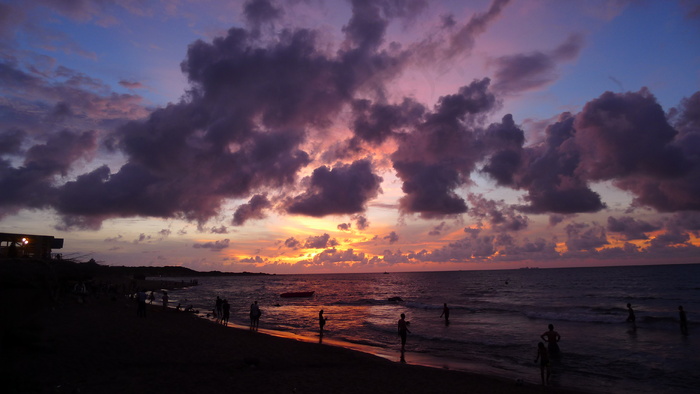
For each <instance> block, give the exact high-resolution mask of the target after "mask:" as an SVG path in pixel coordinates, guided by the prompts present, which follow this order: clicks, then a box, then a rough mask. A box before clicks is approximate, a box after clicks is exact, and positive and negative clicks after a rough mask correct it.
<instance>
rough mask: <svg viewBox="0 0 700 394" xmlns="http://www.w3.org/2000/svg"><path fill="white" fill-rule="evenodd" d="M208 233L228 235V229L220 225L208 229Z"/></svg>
mask: <svg viewBox="0 0 700 394" xmlns="http://www.w3.org/2000/svg"><path fill="white" fill-rule="evenodd" d="M209 232H210V233H212V234H228V229H227V228H226V226H224V225H223V224H222V225H221V226H219V227H212V228H211V229H209Z"/></svg>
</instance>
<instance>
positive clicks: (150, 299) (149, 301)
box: [148, 291, 156, 304]
mask: <svg viewBox="0 0 700 394" xmlns="http://www.w3.org/2000/svg"><path fill="white" fill-rule="evenodd" d="M155 300H156V295H155V294H153V291H151V294H149V295H148V303H149V304H153V301H155Z"/></svg>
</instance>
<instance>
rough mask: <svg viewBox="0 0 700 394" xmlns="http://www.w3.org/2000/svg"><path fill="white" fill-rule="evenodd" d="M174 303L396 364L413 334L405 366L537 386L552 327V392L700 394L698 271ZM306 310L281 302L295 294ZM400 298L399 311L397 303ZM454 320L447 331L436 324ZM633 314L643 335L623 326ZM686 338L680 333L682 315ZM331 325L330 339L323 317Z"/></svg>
mask: <svg viewBox="0 0 700 394" xmlns="http://www.w3.org/2000/svg"><path fill="white" fill-rule="evenodd" d="M198 281H199V285H198V286H194V287H190V288H185V289H182V290H176V291H172V292H171V293H170V295H171V300H172V301H174V305H176V304H177V303H178V302H179V303H181V304H182V305H183V307H184V306H187V305H192V306H194V308H195V309H198V310H199V311H200V314H201V315H202V316H203V317H205V316H206V314H207V313H211V311H212V310H213V309H214V304H215V299H216V297H217V296H219V297H221V298H225V299H227V300H228V302H229V304H231V318H230V321H231V322H232V323H233V324H236V325H241V326H245V327H247V326H248V323H249V310H250V304H251V303H252V302H253V301H258V304H259V305H260V307H261V309H262V311H263V315H262V317H261V320H260V329H261V332H268V333H271V334H273V335H274V334H280V333H285V334H286V335H288V336H290V335H293V336H295V337H296V338H298V339H304V340H307V341H318V342H322V343H326V344H330V345H338V346H346V347H350V348H354V349H358V350H361V351H366V352H370V353H374V354H377V355H380V356H382V357H386V358H389V359H393V360H396V361H397V362H398V361H399V360H400V359H401V357H400V342H399V339H398V337H397V321H398V319H399V315H400V314H401V313H404V314H405V315H406V320H408V321H409V322H410V325H409V329H410V331H411V333H410V334H409V336H408V342H407V345H406V352H405V357H404V361H405V362H407V363H409V364H411V363H414V364H423V365H428V366H433V367H439V368H449V369H457V370H467V371H473V372H480V373H487V374H492V375H498V376H502V377H506V378H512V379H513V380H516V379H523V380H524V381H526V382H529V383H533V384H539V381H540V377H539V364H536V363H535V362H534V360H535V356H536V354H537V351H536V349H537V343H538V342H539V341H541V339H540V335H541V334H542V333H544V332H545V331H546V330H547V325H548V324H553V325H554V326H555V330H556V331H558V332H559V334H560V335H561V341H560V342H559V346H560V348H561V357H560V359H559V360H556V361H555V362H553V364H552V378H551V382H550V383H551V384H552V385H555V386H563V387H572V388H578V389H583V390H586V391H593V392H615V393H687V392H700V373H698V371H700V324H698V323H697V322H698V321H700V264H688V265H658V266H633V267H600V268H561V269H519V270H498V271H451V272H410V273H386V274H384V273H368V274H324V275H263V276H228V277H201V278H198ZM311 290H313V291H315V294H314V296H313V297H311V298H280V297H279V294H281V293H284V292H289V291H311ZM392 297H400V298H401V300H402V301H390V300H389V298H392ZM444 303H447V305H448V307H449V308H450V321H449V325H446V324H445V321H444V319H443V318H441V317H440V314H441V313H442V310H443V304H444ZM627 303H630V304H632V307H633V308H634V310H635V313H636V316H637V321H636V326H637V327H636V330H635V329H633V328H632V327H631V326H630V324H629V323H627V322H626V318H627V307H626V305H627ZM679 305H682V306H683V307H684V309H685V310H686V311H687V314H688V320H689V333H690V334H689V335H688V336H684V335H682V334H681V332H680V327H679V315H678V306H679ZM320 309H323V310H324V316H326V318H327V319H328V321H327V324H326V332H325V334H324V335H323V336H320V335H319V332H318V312H319V310H320Z"/></svg>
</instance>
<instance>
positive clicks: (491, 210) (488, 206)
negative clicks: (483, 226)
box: [469, 194, 529, 232]
mask: <svg viewBox="0 0 700 394" xmlns="http://www.w3.org/2000/svg"><path fill="white" fill-rule="evenodd" d="M469 202H470V203H471V209H470V210H469V216H471V217H474V218H478V219H480V220H486V221H487V222H488V223H489V225H490V227H491V228H492V229H493V231H499V232H510V231H520V230H524V229H526V228H527V226H528V223H529V219H528V218H527V216H523V215H521V214H519V213H518V212H517V211H516V209H515V207H514V206H510V205H507V204H505V203H504V202H503V201H494V200H489V199H486V198H484V197H483V196H480V195H476V194H470V195H469Z"/></svg>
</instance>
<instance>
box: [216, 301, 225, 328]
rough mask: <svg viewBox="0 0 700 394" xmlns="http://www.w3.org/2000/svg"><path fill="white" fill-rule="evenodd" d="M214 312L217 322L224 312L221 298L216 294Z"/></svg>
mask: <svg viewBox="0 0 700 394" xmlns="http://www.w3.org/2000/svg"><path fill="white" fill-rule="evenodd" d="M214 314H215V315H216V316H215V317H216V322H217V323H219V322H220V321H221V318H222V317H223V314H224V311H223V300H222V299H221V298H219V296H216V308H215V312H214Z"/></svg>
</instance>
